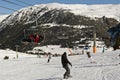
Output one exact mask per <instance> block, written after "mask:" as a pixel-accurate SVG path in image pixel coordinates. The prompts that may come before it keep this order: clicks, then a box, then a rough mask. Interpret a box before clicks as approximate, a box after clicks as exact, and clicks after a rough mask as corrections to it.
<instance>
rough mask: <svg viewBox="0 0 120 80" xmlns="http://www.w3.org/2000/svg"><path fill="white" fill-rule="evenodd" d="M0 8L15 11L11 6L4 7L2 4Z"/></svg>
mask: <svg viewBox="0 0 120 80" xmlns="http://www.w3.org/2000/svg"><path fill="white" fill-rule="evenodd" d="M0 7H1V8H4V9H8V10H11V11H17V10H15V9H12V8H8V7H4V6H0Z"/></svg>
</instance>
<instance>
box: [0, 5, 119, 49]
mask: <svg viewBox="0 0 120 80" xmlns="http://www.w3.org/2000/svg"><path fill="white" fill-rule="evenodd" d="M119 8H120V4H117V5H113V4H107V5H105V4H104V5H85V4H84V5H83V4H59V3H49V4H40V5H34V6H29V7H26V8H22V9H20V10H18V11H16V12H14V13H12V14H10V15H9V16H8V17H6V18H5V19H4V20H3V21H2V22H1V23H0V36H1V37H0V44H1V45H0V48H6V47H10V48H12V49H15V45H20V47H21V49H23V48H24V47H26V46H25V45H24V46H23V45H22V43H21V41H22V39H23V37H24V36H25V35H28V34H31V33H32V34H34V33H44V35H45V41H44V45H46V44H65V43H67V44H68V45H69V46H72V45H75V42H76V41H79V43H85V42H81V38H83V37H86V38H92V37H93V30H94V29H95V30H96V33H97V37H98V38H101V37H102V35H104V34H105V32H106V31H107V30H108V29H109V28H111V27H113V26H115V25H116V24H117V23H118V22H119V18H120V13H119V12H118V10H119ZM28 29H29V30H31V29H32V31H28ZM33 29H38V30H39V31H35V30H33ZM24 30H26V31H28V33H26V34H24ZM61 36H62V37H64V36H66V37H68V39H66V40H65V39H64V40H63V41H62V40H61V39H60V37H61ZM63 42H64V43H63ZM29 46H30V45H29Z"/></svg>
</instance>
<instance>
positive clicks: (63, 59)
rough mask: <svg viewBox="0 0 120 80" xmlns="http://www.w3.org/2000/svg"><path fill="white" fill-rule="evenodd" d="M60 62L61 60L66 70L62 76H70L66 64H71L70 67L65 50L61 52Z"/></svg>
mask: <svg viewBox="0 0 120 80" xmlns="http://www.w3.org/2000/svg"><path fill="white" fill-rule="evenodd" d="M61 62H62V66H63V68H64V69H65V70H66V72H65V73H64V78H68V77H71V75H70V68H69V66H68V64H69V65H71V67H72V64H71V62H70V61H68V59H67V53H66V52H64V53H63V55H62V57H61Z"/></svg>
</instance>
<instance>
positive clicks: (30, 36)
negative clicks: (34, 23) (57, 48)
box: [22, 29, 44, 44]
mask: <svg viewBox="0 0 120 80" xmlns="http://www.w3.org/2000/svg"><path fill="white" fill-rule="evenodd" d="M23 37H24V38H23V39H22V43H25V44H26V43H35V44H38V43H41V42H42V41H43V40H44V33H43V31H40V30H39V29H26V30H24V36H23Z"/></svg>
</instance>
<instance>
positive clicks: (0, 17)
mask: <svg viewBox="0 0 120 80" xmlns="http://www.w3.org/2000/svg"><path fill="white" fill-rule="evenodd" d="M7 16H8V15H0V22H1V21H2V20H3V19H5V18H6V17H7Z"/></svg>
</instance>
